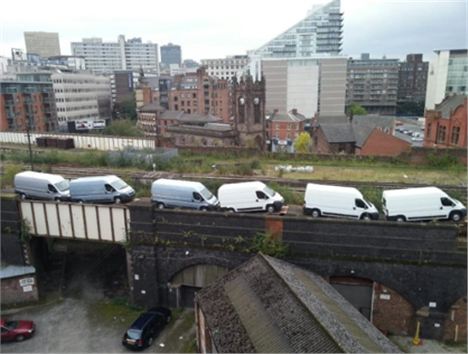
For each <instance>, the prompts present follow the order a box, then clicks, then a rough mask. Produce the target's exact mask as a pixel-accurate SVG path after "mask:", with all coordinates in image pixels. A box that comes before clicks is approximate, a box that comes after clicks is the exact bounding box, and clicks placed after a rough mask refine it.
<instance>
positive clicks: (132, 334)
mask: <svg viewBox="0 0 468 354" xmlns="http://www.w3.org/2000/svg"><path fill="white" fill-rule="evenodd" d="M127 336H128V338H130V339H140V338H141V330H139V329H129V330H128V331H127Z"/></svg>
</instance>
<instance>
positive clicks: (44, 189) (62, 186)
mask: <svg viewBox="0 0 468 354" xmlns="http://www.w3.org/2000/svg"><path fill="white" fill-rule="evenodd" d="M14 185H15V193H17V194H18V195H19V196H20V197H21V199H26V198H32V199H50V200H57V201H58V200H68V199H69V198H70V186H69V183H68V181H67V180H66V179H65V178H63V177H62V176H60V175H52V174H49V173H41V172H33V171H24V172H20V173H17V174H16V175H15V178H14Z"/></svg>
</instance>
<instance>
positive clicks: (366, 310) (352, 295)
mask: <svg viewBox="0 0 468 354" xmlns="http://www.w3.org/2000/svg"><path fill="white" fill-rule="evenodd" d="M330 283H331V285H332V286H333V287H334V288H335V289H336V290H337V291H338V292H339V293H340V294H341V295H342V296H343V297H344V298H345V299H346V300H348V301H349V302H350V303H351V305H353V306H354V307H355V308H356V309H358V311H359V312H360V313H362V314H363V315H364V316H365V317H366V318H367V319H368V320H370V319H371V310H372V282H353V281H350V282H346V281H344V282H341V281H338V282H335V281H334V280H333V279H331V280H330Z"/></svg>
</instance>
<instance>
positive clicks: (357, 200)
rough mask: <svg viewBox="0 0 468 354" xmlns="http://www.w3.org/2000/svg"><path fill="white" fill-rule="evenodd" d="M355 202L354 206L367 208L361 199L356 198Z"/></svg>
mask: <svg viewBox="0 0 468 354" xmlns="http://www.w3.org/2000/svg"><path fill="white" fill-rule="evenodd" d="M355 204H356V206H357V207H358V208H361V209H367V205H366V203H364V201H363V200H361V199H356V200H355Z"/></svg>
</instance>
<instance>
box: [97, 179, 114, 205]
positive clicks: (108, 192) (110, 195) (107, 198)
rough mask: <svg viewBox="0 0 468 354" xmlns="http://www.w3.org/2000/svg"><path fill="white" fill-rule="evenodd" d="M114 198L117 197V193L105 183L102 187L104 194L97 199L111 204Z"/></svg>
mask: <svg viewBox="0 0 468 354" xmlns="http://www.w3.org/2000/svg"><path fill="white" fill-rule="evenodd" d="M115 196H117V191H116V190H115V188H114V187H112V186H111V185H110V184H108V183H106V184H105V185H104V194H103V195H102V197H100V198H99V199H100V201H102V202H107V203H109V202H110V203H112V202H113V201H114V197H115Z"/></svg>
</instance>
